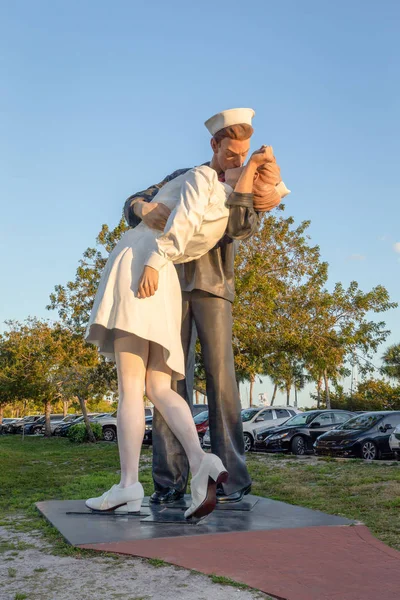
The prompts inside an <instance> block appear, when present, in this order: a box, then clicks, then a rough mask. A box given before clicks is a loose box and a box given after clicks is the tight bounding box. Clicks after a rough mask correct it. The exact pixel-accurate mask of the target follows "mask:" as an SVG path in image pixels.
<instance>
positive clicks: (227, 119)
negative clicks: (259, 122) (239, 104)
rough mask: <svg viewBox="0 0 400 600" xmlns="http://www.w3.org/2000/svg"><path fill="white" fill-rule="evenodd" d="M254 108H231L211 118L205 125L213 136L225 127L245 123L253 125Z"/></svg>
mask: <svg viewBox="0 0 400 600" xmlns="http://www.w3.org/2000/svg"><path fill="white" fill-rule="evenodd" d="M255 114H256V113H255V111H254V110H253V109H252V108H230V109H229V110H223V111H222V112H220V113H218V114H216V115H214V116H213V117H210V119H207V121H206V122H205V123H204V125H205V126H206V127H207V129H208V131H209V132H210V133H211V135H215V134H216V133H217V132H218V131H220V130H221V129H224V128H225V127H231V126H232V125H241V124H243V123H245V124H247V125H251V120H252V118H253V117H254V115H255Z"/></svg>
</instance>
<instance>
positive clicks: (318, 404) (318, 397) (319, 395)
mask: <svg viewBox="0 0 400 600" xmlns="http://www.w3.org/2000/svg"><path fill="white" fill-rule="evenodd" d="M321 384H322V381H321V378H320V377H319V378H318V381H317V408H320V406H321Z"/></svg>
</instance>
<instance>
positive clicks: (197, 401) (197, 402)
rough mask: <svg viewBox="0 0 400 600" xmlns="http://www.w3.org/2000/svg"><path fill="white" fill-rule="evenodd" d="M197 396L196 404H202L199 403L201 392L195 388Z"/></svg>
mask: <svg viewBox="0 0 400 600" xmlns="http://www.w3.org/2000/svg"><path fill="white" fill-rule="evenodd" d="M195 398H196V404H200V403H199V398H200V392H199V390H195Z"/></svg>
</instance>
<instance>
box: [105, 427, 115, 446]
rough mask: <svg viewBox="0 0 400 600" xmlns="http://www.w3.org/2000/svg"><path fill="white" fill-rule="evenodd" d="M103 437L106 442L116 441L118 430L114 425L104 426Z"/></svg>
mask: <svg viewBox="0 0 400 600" xmlns="http://www.w3.org/2000/svg"><path fill="white" fill-rule="evenodd" d="M103 439H104V441H106V442H114V441H115V440H116V439H117V432H116V431H115V429H113V427H104V428H103Z"/></svg>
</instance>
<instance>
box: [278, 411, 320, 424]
mask: <svg viewBox="0 0 400 600" xmlns="http://www.w3.org/2000/svg"><path fill="white" fill-rule="evenodd" d="M318 414H319V413H318ZM315 416H316V414H315V413H314V412H309V413H301V414H299V415H296V416H295V417H291V418H290V419H288V420H287V421H285V427H286V426H288V427H289V426H290V427H291V426H292V425H308V424H309V423H311V421H312V420H313V419H314V417H315Z"/></svg>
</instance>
